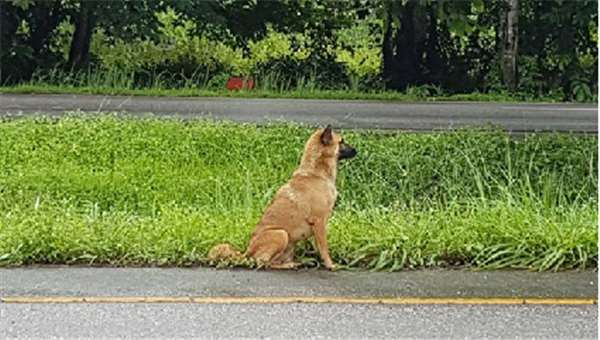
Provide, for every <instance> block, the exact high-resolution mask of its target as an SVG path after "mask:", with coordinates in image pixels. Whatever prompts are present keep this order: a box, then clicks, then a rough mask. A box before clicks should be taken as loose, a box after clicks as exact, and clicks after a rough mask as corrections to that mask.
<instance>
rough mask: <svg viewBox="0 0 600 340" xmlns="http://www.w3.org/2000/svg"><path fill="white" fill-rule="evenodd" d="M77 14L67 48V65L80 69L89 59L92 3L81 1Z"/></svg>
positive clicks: (93, 19) (93, 20) (93, 22)
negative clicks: (71, 37)
mask: <svg viewBox="0 0 600 340" xmlns="http://www.w3.org/2000/svg"><path fill="white" fill-rule="evenodd" d="M80 6H81V7H80V9H79V15H78V16H77V18H75V32H74V33H73V40H72V41H71V49H70V50H69V65H70V66H71V68H73V69H80V68H82V67H83V66H85V65H86V64H87V63H88V62H89V59H90V42H91V40H92V32H93V30H94V25H95V21H96V20H95V16H94V8H93V6H94V3H93V2H90V1H82V2H81V3H80Z"/></svg>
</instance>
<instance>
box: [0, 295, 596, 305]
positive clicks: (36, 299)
mask: <svg viewBox="0 0 600 340" xmlns="http://www.w3.org/2000/svg"><path fill="white" fill-rule="evenodd" d="M0 302H2V303H40V304H44V303H126V304H132V303H196V304H288V303H309V304H324V303H329V304H369V305H374V304H383V305H523V304H525V305H595V304H597V303H598V300H597V299H594V298H527V297H523V298H521V297H490V298H485V297H478V298H475V297H464V298H460V297H448V298H443V297H382V298H375V297H348V296H248V297H229V296H224V297H208V296H4V297H0Z"/></svg>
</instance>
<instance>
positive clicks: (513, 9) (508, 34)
mask: <svg viewBox="0 0 600 340" xmlns="http://www.w3.org/2000/svg"><path fill="white" fill-rule="evenodd" d="M506 5H507V6H506V9H505V10H504V11H503V20H502V21H501V25H502V27H501V29H500V34H501V41H502V42H501V52H500V53H501V67H502V80H503V81H504V85H505V86H506V87H508V88H509V89H510V90H511V91H514V90H516V89H517V85H518V79H517V77H518V72H517V54H518V48H519V0H506Z"/></svg>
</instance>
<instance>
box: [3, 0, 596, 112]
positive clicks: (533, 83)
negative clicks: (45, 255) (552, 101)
mask: <svg viewBox="0 0 600 340" xmlns="http://www.w3.org/2000/svg"><path fill="white" fill-rule="evenodd" d="M519 3H520V17H519V30H518V31H519V42H518V45H519V48H518V51H519V55H518V58H517V62H518V67H517V71H518V77H517V78H518V80H519V86H518V88H517V91H518V92H519V93H524V94H525V95H523V96H521V95H519V96H521V97H523V98H543V97H551V98H556V99H557V100H570V101H585V102H589V101H596V100H597V98H596V97H597V95H596V93H597V88H598V86H597V82H598V74H597V64H598V58H597V54H598V52H597V51H598V48H597V45H598V43H597V42H598V28H597V2H596V1H592V0H579V1H562V0H531V1H520V2H519ZM83 4H85V6H83ZM0 7H2V8H1V9H0V16H1V18H0V22H2V30H0V34H1V35H2V36H1V37H0V44H1V46H0V58H1V59H2V62H1V63H0V84H19V83H23V82H28V81H30V80H31V79H32V77H34V76H39V75H40V74H41V75H45V76H47V74H51V73H54V72H56V69H61V70H62V71H67V72H69V71H71V69H70V68H71V66H73V65H69V62H68V56H69V51H70V49H71V46H72V45H73V44H72V42H73V39H74V32H75V24H76V23H77V22H78V20H77V18H78V17H79V15H81V14H82V13H83V12H82V11H83V9H85V8H87V9H88V10H89V11H90V12H89V15H90V18H89V19H90V21H89V22H90V23H91V24H92V25H93V27H92V29H93V32H94V33H93V35H92V38H91V46H92V48H91V58H89V64H88V65H85V66H88V67H89V69H91V70H101V71H106V70H108V72H109V73H112V72H115V73H116V72H119V71H123V72H125V73H127V74H133V77H134V79H133V84H134V87H137V88H140V87H147V86H148V85H149V84H154V83H156V82H162V83H165V84H166V85H167V86H168V87H171V88H176V87H185V86H188V85H194V86H203V85H205V84H207V83H209V82H211V79H212V78H213V77H216V76H221V75H223V74H228V75H241V76H248V77H250V76H251V77H254V78H255V80H257V84H268V86H267V85H265V86H267V87H269V88H270V89H278V91H282V90H284V89H286V88H292V87H296V86H299V84H301V85H304V84H307V83H310V87H311V88H315V89H317V88H318V89H322V90H331V89H336V90H343V89H349V90H352V91H358V90H361V91H365V92H369V91H378V90H381V89H383V88H384V86H385V87H387V89H389V90H406V89H407V88H414V87H419V86H423V85H426V84H433V85H435V86H439V87H440V88H441V89H442V91H443V92H444V93H465V92H479V93H488V92H492V93H504V92H506V90H507V89H506V87H505V85H504V84H503V82H502V81H501V80H502V79H501V76H500V75H501V74H502V73H501V72H500V69H501V64H500V58H499V52H500V49H501V45H502V43H501V39H502V36H501V33H502V32H501V28H502V25H503V24H502V22H503V21H502V20H503V19H502V18H503V16H502V15H503V14H502V13H504V11H505V9H506V8H505V7H506V3H505V1H499V0H498V1H497V0H494V1H482V0H468V1H448V0H443V1H417V0H407V1H366V2H365V1H358V2H353V1H320V0H319V1H245V0H240V1H237V0H236V1H226V2H219V1H214V0H209V1H200V2H198V1H190V0H181V1H176V2H172V3H167V2H164V1H152V0H139V1H125V2H122V3H118V2H105V1H100V0H89V1H86V2H82V1H79V0H73V1H31V0H12V1H3V2H0ZM409 9H410V10H409ZM124 17H126V18H127V19H128V20H127V22H126V23H124V21H123V20H122V19H123V18H124ZM409 23H411V25H408V24H409ZM408 26H413V27H412V28H411V29H409V30H406V31H404V30H403V29H402V27H408ZM399 34H400V35H402V36H399ZM386 37H387V38H386ZM386 39H387V40H386ZM84 45H85V44H83V45H81V46H84ZM75 46H79V45H77V44H75ZM384 46H388V47H389V51H391V52H387V57H386V53H384V51H385V50H386V49H384V48H383V47H384ZM78 49H82V48H81V47H79V48H78ZM87 59H88V58H84V60H87ZM382 64H385V65H382ZM400 65H408V66H400ZM382 66H385V67H382ZM398 67H400V69H399V68H398ZM402 67H405V68H402ZM406 67H408V68H406ZM95 77H96V78H100V77H102V76H101V75H98V76H95ZM157 78H159V79H157ZM217 80H219V79H217ZM211 83H212V84H216V83H218V82H217V81H212V82H211Z"/></svg>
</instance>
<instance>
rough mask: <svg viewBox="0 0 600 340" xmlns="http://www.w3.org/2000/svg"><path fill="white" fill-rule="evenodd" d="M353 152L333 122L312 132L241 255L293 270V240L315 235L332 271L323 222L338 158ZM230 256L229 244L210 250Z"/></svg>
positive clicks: (213, 254)
mask: <svg viewBox="0 0 600 340" xmlns="http://www.w3.org/2000/svg"><path fill="white" fill-rule="evenodd" d="M355 155H356V150H355V149H354V148H353V147H351V146H349V145H348V144H346V143H344V140H343V139H342V137H341V136H340V135H338V134H336V133H334V132H333V131H332V129H331V126H327V127H326V128H325V129H319V130H317V131H316V132H315V133H313V134H312V136H310V138H309V139H308V141H307V142H306V145H305V147H304V154H303V155H302V160H301V161H300V166H299V167H298V168H297V169H296V171H294V174H293V175H292V178H291V179H290V180H289V181H288V182H287V183H286V184H285V185H283V186H282V187H281V188H280V189H279V190H278V191H277V193H276V194H275V197H274V198H273V201H271V204H269V206H267V209H266V210H265V212H264V214H263V216H262V218H261V219H260V221H259V222H258V224H257V225H256V228H255V229H254V232H253V233H252V237H251V239H250V244H249V246H248V250H247V251H246V253H245V254H244V255H243V257H252V258H253V259H254V260H256V262H258V263H259V264H263V265H265V266H267V267H269V268H274V269H291V268H294V267H296V266H297V265H298V264H297V263H295V262H294V246H295V245H296V243H297V242H299V241H302V240H306V239H307V238H309V237H310V236H311V235H314V236H315V241H316V244H317V248H318V250H319V253H320V254H321V258H322V259H323V262H324V265H325V267H326V268H328V269H333V261H332V260H331V257H330V256H329V248H328V245H327V221H328V220H329V217H330V216H331V213H332V211H333V205H334V203H335V199H336V197H337V190H336V188H335V179H336V175H337V165H338V161H339V160H342V159H346V158H352V157H354V156H355ZM232 254H233V255H232ZM232 256H236V255H235V251H233V250H232V249H231V247H230V246H228V245H218V246H216V247H214V248H213V249H212V250H211V251H210V253H209V259H213V260H215V259H220V258H230V257H232ZM237 256H241V254H239V253H237Z"/></svg>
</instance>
